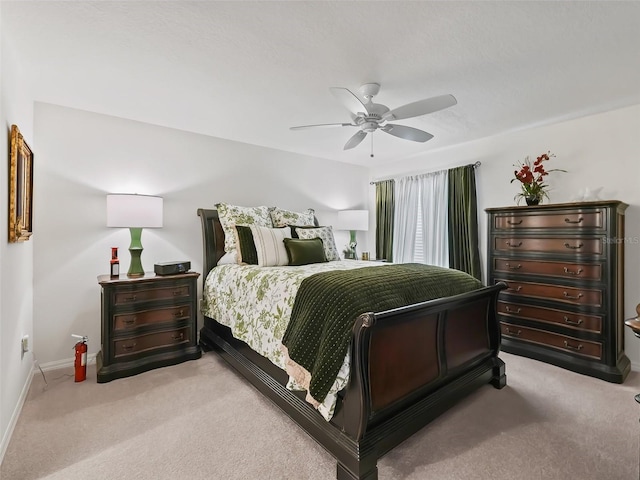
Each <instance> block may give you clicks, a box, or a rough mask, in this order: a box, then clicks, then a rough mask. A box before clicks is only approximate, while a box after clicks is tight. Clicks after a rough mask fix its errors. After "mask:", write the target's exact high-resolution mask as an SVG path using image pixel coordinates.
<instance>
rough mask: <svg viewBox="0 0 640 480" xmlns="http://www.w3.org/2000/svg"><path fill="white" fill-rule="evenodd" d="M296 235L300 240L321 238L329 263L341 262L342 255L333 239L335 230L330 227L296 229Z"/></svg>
mask: <svg viewBox="0 0 640 480" xmlns="http://www.w3.org/2000/svg"><path fill="white" fill-rule="evenodd" d="M296 233H297V234H298V237H299V238H302V239H310V238H321V239H322V244H323V246H324V254H325V256H326V257H327V261H329V262H331V261H334V260H340V254H339V253H338V248H337V247H336V240H335V238H333V229H332V228H331V227H330V226H329V227H315V228H296Z"/></svg>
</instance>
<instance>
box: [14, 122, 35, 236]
mask: <svg viewBox="0 0 640 480" xmlns="http://www.w3.org/2000/svg"><path fill="white" fill-rule="evenodd" d="M9 150H10V155H9V156H10V159H9V242H10V243H16V242H25V241H27V240H29V237H31V234H32V233H33V226H32V218H33V212H32V199H33V152H32V151H31V149H30V148H29V145H27V144H26V142H25V141H24V138H22V134H21V133H20V130H18V127H17V126H16V125H11V139H10V147H9Z"/></svg>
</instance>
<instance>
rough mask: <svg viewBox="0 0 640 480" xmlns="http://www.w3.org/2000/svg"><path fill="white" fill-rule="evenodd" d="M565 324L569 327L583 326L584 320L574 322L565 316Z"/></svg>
mask: <svg viewBox="0 0 640 480" xmlns="http://www.w3.org/2000/svg"><path fill="white" fill-rule="evenodd" d="M564 323H566V324H568V325H582V319H581V318H579V319H578V321H577V322H574V321H573V320H569V317H567V316H566V315H565V316H564Z"/></svg>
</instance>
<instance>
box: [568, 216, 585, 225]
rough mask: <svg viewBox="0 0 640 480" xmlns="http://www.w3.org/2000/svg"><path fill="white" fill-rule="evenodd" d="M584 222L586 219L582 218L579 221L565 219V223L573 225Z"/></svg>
mask: <svg viewBox="0 0 640 480" xmlns="http://www.w3.org/2000/svg"><path fill="white" fill-rule="evenodd" d="M583 220H584V218H582V217H580V218H579V219H578V220H569V219H568V218H565V219H564V221H565V222H566V223H572V224H574V225H575V224H578V223H582V221H583Z"/></svg>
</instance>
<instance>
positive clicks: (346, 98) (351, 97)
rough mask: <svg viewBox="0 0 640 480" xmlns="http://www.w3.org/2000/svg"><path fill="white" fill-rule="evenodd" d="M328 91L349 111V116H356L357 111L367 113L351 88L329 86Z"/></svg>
mask: <svg viewBox="0 0 640 480" xmlns="http://www.w3.org/2000/svg"><path fill="white" fill-rule="evenodd" d="M329 91H331V93H332V94H333V96H334V97H336V98H337V99H338V101H339V102H340V103H342V105H344V106H345V107H346V108H347V110H349V112H351V118H355V117H357V116H358V113H369V111H368V110H367V107H366V106H365V105H364V103H362V102H361V101H360V99H359V98H358V97H357V96H356V95H355V94H354V93H353V92H352V91H351V90H349V89H347V88H343V87H330V88H329Z"/></svg>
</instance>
